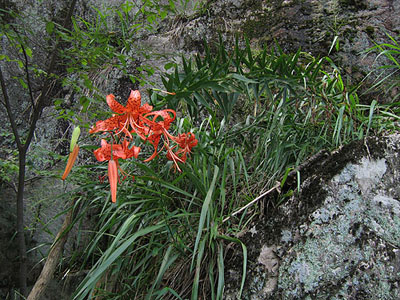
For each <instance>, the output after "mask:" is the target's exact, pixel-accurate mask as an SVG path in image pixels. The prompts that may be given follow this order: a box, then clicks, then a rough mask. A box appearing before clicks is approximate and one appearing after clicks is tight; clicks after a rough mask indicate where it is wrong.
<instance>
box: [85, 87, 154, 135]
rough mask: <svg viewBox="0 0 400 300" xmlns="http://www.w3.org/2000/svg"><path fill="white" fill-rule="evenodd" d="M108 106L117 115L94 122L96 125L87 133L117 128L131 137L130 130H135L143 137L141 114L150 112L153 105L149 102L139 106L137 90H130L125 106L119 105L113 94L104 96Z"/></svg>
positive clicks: (144, 131) (139, 97)
mask: <svg viewBox="0 0 400 300" xmlns="http://www.w3.org/2000/svg"><path fill="white" fill-rule="evenodd" d="M106 100H107V104H108V106H109V107H110V108H111V110H112V111H113V112H115V113H117V114H118V115H114V116H112V117H111V118H109V119H107V120H104V121H98V122H96V125H95V126H94V127H93V128H92V129H91V130H90V131H89V133H95V132H101V131H112V130H115V129H116V130H118V133H119V132H124V133H125V134H126V135H128V136H129V137H132V135H131V131H134V132H136V133H137V134H138V135H139V136H140V137H141V138H142V139H145V136H144V135H145V134H146V128H144V127H143V115H144V114H146V113H149V112H151V110H152V109H153V107H152V106H151V105H149V104H147V103H146V104H144V105H143V106H141V96H140V92H139V91H133V90H132V91H131V93H130V95H129V98H128V102H127V104H126V106H123V105H121V104H120V103H119V102H117V101H116V100H115V96H114V95H113V94H110V95H108V96H107V98H106Z"/></svg>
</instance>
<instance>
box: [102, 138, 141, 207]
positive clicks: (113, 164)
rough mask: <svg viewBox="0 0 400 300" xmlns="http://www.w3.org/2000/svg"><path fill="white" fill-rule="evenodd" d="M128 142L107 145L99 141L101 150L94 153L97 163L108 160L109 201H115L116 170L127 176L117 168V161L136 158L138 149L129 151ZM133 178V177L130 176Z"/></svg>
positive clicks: (133, 148) (117, 178)
mask: <svg viewBox="0 0 400 300" xmlns="http://www.w3.org/2000/svg"><path fill="white" fill-rule="evenodd" d="M128 146H129V142H128V141H127V140H124V141H123V142H122V144H108V143H107V141H106V140H104V139H102V140H101V148H99V149H96V150H95V151H94V156H95V157H96V159H97V160H98V161H105V160H108V173H107V175H108V181H109V183H110V190H111V201H112V202H114V203H115V202H116V201H117V183H118V181H119V175H118V170H119V171H120V172H121V173H122V174H124V175H125V177H126V176H127V174H126V172H125V171H124V170H122V168H121V167H120V166H119V163H118V159H127V158H131V157H135V158H137V157H138V155H139V152H140V147H137V146H133V147H132V148H131V149H129V147H128ZM132 178H133V176H132Z"/></svg>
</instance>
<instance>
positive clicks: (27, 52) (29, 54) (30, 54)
mask: <svg viewBox="0 0 400 300" xmlns="http://www.w3.org/2000/svg"><path fill="white" fill-rule="evenodd" d="M25 53H26V55H28V56H29V57H32V49H31V48H28V47H26V48H25Z"/></svg>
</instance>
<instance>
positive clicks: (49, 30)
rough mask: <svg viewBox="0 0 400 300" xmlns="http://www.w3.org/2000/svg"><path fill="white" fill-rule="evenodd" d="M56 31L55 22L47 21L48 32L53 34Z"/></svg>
mask: <svg viewBox="0 0 400 300" xmlns="http://www.w3.org/2000/svg"><path fill="white" fill-rule="evenodd" d="M53 31H54V23H53V22H47V23H46V32H47V33H48V34H52V33H53Z"/></svg>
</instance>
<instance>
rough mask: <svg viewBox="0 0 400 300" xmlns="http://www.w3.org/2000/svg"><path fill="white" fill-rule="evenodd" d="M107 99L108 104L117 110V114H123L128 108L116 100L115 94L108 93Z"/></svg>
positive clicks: (113, 109)
mask: <svg viewBox="0 0 400 300" xmlns="http://www.w3.org/2000/svg"><path fill="white" fill-rule="evenodd" d="M106 100H107V104H108V106H109V107H110V108H111V110H112V111H113V112H116V113H117V114H123V113H124V112H126V108H125V107H124V106H123V105H121V104H119V103H118V102H117V101H116V100H115V96H114V95H113V94H110V95H107V97H106Z"/></svg>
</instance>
